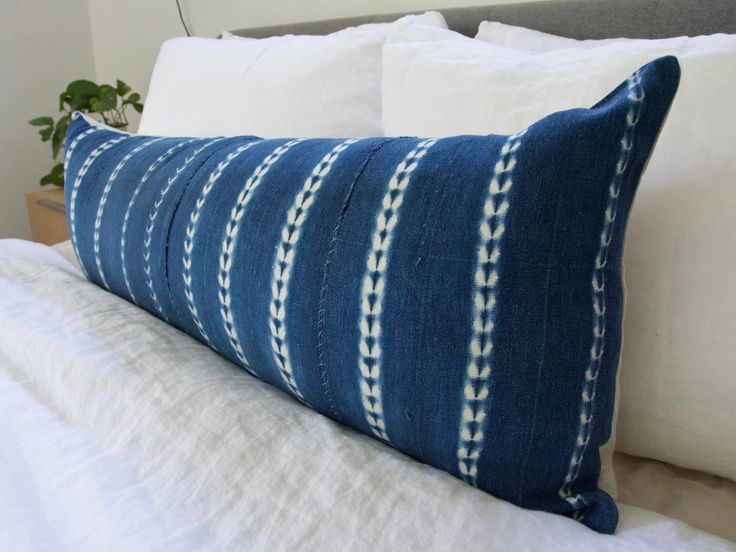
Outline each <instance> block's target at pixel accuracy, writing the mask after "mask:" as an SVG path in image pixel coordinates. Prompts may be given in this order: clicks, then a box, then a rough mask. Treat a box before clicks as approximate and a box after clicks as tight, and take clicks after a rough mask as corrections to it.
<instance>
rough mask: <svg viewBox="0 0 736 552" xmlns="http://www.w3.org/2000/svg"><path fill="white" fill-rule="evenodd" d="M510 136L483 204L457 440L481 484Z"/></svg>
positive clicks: (513, 147)
mask: <svg viewBox="0 0 736 552" xmlns="http://www.w3.org/2000/svg"><path fill="white" fill-rule="evenodd" d="M523 134H524V133H523V132H522V133H521V134H518V135H515V136H510V137H509V138H508V140H507V141H506V143H505V144H504V145H503V147H502V148H501V155H500V157H499V159H498V161H497V162H496V165H495V167H494V169H493V176H492V177H491V182H490V184H489V186H488V192H487V195H486V200H485V203H484V205H483V216H482V218H481V222H480V226H479V231H478V234H479V235H478V238H479V243H478V256H477V259H476V265H475V274H474V282H473V313H474V314H473V333H472V337H471V338H470V346H469V357H470V358H469V361H468V366H467V369H466V373H465V385H464V386H463V403H462V409H461V411H460V435H459V439H458V449H457V460H458V470H459V472H460V475H461V476H462V478H463V479H465V481H467V482H468V483H470V484H471V485H476V484H477V477H478V459H479V458H480V455H481V453H482V452H483V447H484V444H485V432H484V422H485V420H486V416H487V414H488V397H489V395H490V377H491V370H492V368H493V367H492V359H493V337H494V334H493V330H494V327H495V323H496V286H497V283H498V278H499V276H498V268H499V261H500V259H501V241H502V238H503V235H504V232H505V230H506V226H505V222H506V213H507V212H508V210H509V191H510V190H511V187H512V186H513V180H512V176H513V172H514V167H515V166H516V154H517V151H518V150H519V148H520V147H521V140H520V138H521V136H522V135H523Z"/></svg>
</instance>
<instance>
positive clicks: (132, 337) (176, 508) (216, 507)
mask: <svg viewBox="0 0 736 552" xmlns="http://www.w3.org/2000/svg"><path fill="white" fill-rule="evenodd" d="M0 465H1V466H2V469H1V470H0V549H2V550H16V551H17V550H34V551H35V550H75V551H76V550H237V549H243V550H269V551H271V550H287V549H289V550H293V549H296V548H300V549H309V550H346V549H350V550H450V549H453V550H504V551H505V550H544V551H550V550H566V551H571V550H596V551H606V550H616V551H619V550H667V551H675V550H736V545H733V544H732V543H728V542H727V541H724V540H721V539H719V538H716V537H713V536H711V535H709V534H707V533H703V532H700V531H698V530H695V529H693V528H691V527H689V526H687V525H685V524H684V523H681V522H677V521H674V520H672V519H669V518H666V517H664V516H661V515H658V514H655V513H653V512H649V511H646V510H641V509H637V508H632V507H628V506H621V507H620V508H621V522H620V525H619V528H618V530H617V533H616V535H615V536H604V535H599V534H597V533H595V532H593V531H591V530H589V529H587V528H586V527H584V526H583V525H581V524H579V523H577V522H575V521H572V520H569V519H566V518H563V517H560V516H554V515H551V514H546V513H541V512H533V511H528V510H522V509H520V508H517V507H515V506H513V505H511V504H509V503H506V502H503V501H501V500H498V499H495V498H494V497H492V496H490V495H488V494H486V493H483V492H481V491H478V490H476V489H474V488H472V487H470V486H468V485H467V484H465V483H463V482H462V481H459V480H457V479H455V478H453V477H451V476H450V475H448V474H446V473H443V472H441V471H439V470H436V469H434V468H431V467H429V466H426V465H424V464H421V463H419V462H416V461H414V460H412V459H411V458H409V457H407V456H405V455H403V454H401V453H399V452H397V451H395V450H393V449H391V448H390V447H388V446H386V445H383V444H381V443H379V442H377V441H375V440H373V439H371V438H369V437H367V436H365V435H362V434H359V433H357V432H355V431H353V430H350V429H347V428H345V427H343V426H341V425H339V424H337V423H335V422H333V421H331V420H329V419H327V418H325V417H323V416H321V415H320V414H317V413H316V412H313V411H311V410H309V409H307V408H306V407H303V406H301V405H300V404H298V403H297V402H296V401H294V400H293V399H291V398H290V397H288V396H287V395H285V394H284V393H282V392H281V391H278V390H276V389H274V388H272V387H270V386H268V385H266V384H264V383H262V382H260V381H259V380H257V379H255V378H253V377H251V376H249V375H248V374H247V373H245V372H244V371H242V370H239V369H238V368H237V367H235V366H234V365H233V364H231V363H230V362H229V361H227V360H225V359H223V358H221V357H220V356H218V355H217V354H216V353H214V352H213V351H211V350H210V349H208V348H207V347H205V346H203V345H201V344H200V343H199V342H197V341H195V340H194V339H192V338H191V337H189V336H187V335H185V334H183V333H181V332H179V331H178V330H176V329H175V328H173V327H171V326H169V325H167V324H165V323H164V322H162V321H160V320H158V319H156V318H154V317H153V316H151V315H150V314H148V313H146V312H144V311H142V310H140V309H138V308H137V307H135V306H133V305H131V304H129V303H127V302H125V301H124V300H122V299H120V298H118V297H116V296H114V295H112V294H109V293H107V292H105V291H103V290H101V289H99V288H98V287H96V286H94V285H92V284H90V283H88V282H87V281H86V280H85V279H84V277H83V276H82V275H81V273H80V272H79V270H78V269H76V268H75V267H74V266H73V265H72V264H70V263H69V262H68V261H66V260H65V259H64V258H63V257H62V256H61V255H59V254H58V253H57V252H55V251H53V250H52V249H50V248H48V247H45V246H42V245H38V244H33V243H30V242H23V241H18V240H0Z"/></svg>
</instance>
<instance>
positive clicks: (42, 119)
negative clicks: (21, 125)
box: [28, 117, 54, 126]
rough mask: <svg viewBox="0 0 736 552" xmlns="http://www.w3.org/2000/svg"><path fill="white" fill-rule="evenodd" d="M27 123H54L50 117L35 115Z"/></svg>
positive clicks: (46, 124) (37, 124)
mask: <svg viewBox="0 0 736 552" xmlns="http://www.w3.org/2000/svg"><path fill="white" fill-rule="evenodd" d="M28 124H29V125H33V126H49V125H53V124H54V120H53V119H52V118H51V117H36V118H35V119H31V120H30V121H28Z"/></svg>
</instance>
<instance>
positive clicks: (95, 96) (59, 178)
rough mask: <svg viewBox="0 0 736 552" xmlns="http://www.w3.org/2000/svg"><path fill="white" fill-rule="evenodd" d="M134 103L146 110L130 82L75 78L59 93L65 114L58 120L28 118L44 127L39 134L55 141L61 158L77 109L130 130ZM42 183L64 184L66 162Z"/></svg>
mask: <svg viewBox="0 0 736 552" xmlns="http://www.w3.org/2000/svg"><path fill="white" fill-rule="evenodd" d="M129 107H132V108H133V109H134V110H135V111H137V112H138V113H140V112H141V111H143V104H142V103H141V95H140V94H138V93H137V92H133V91H132V90H131V88H130V86H128V85H127V84H125V83H124V82H123V81H121V80H119V79H118V80H117V81H116V83H115V86H112V85H110V84H95V83H94V82H92V81H88V80H75V81H73V82H71V83H69V86H67V87H66V90H65V91H64V92H62V93H61V94H60V95H59V112H60V113H62V115H61V117H60V118H59V119H58V120H57V121H54V118H53V117H49V116H45V117H36V118H35V119H31V120H30V121H28V123H29V124H31V125H33V126H35V127H41V128H40V129H39V131H38V134H39V135H40V136H41V140H42V141H44V142H51V156H52V158H53V159H54V160H55V161H57V160H58V157H59V153H60V152H61V151H63V149H64V139H65V137H66V130H67V128H68V127H69V122H70V121H71V114H72V113H73V112H74V111H81V112H83V113H90V114H92V115H93V116H96V117H97V118H98V119H101V120H102V122H103V123H105V124H106V125H108V126H111V127H113V128H118V129H120V130H127V128H128V117H127V113H126V112H127V109H128V108H129ZM40 183H41V185H42V186H45V185H47V184H54V185H56V186H63V185H64V163H63V162H62V163H58V162H57V163H56V164H55V165H54V166H53V168H52V169H51V172H49V174H47V175H46V176H44V177H43V178H41V181H40Z"/></svg>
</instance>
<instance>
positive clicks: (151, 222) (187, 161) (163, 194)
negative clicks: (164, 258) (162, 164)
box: [143, 138, 224, 322]
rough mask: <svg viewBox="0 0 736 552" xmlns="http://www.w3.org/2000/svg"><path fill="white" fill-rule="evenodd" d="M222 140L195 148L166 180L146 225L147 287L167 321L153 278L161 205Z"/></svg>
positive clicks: (145, 265) (154, 302)
mask: <svg viewBox="0 0 736 552" xmlns="http://www.w3.org/2000/svg"><path fill="white" fill-rule="evenodd" d="M221 140H224V138H215V139H214V140H209V141H208V142H206V143H205V144H203V145H201V146H199V147H197V148H195V150H194V151H193V152H192V154H191V155H189V156H187V157H186V159H184V163H182V164H181V165H180V166H178V167H177V168H176V171H175V172H174V174H173V175H171V176H170V177H169V178H168V179H167V180H166V185H165V186H164V187H163V188H161V192H160V193H159V196H158V199H157V200H156V201H155V202H154V204H153V209H151V212H150V213H149V214H148V223H147V224H146V235H145V237H144V239H143V272H144V273H145V275H146V286H148V295H149V296H150V297H151V300H152V301H153V304H154V306H155V307H156V310H157V311H158V313H159V314H160V315H161V316H162V317H163V318H164V320H166V321H167V322H168V321H169V319H168V317H167V316H166V315H165V314H164V312H163V309H162V308H161V303H160V302H159V300H158V296H157V295H156V290H155V288H154V284H153V279H152V278H151V270H152V269H151V240H152V237H153V229H154V227H155V225H156V219H157V218H158V213H159V209H160V208H161V204H162V203H163V201H164V198H166V195H167V194H168V193H169V190H171V187H172V186H173V185H174V182H176V180H177V179H178V178H179V175H180V174H181V173H182V171H184V169H186V168H187V167H188V166H189V164H190V163H191V162H192V161H194V159H195V158H196V157H197V156H198V155H199V154H200V153H202V152H203V151H204V150H206V149H207V148H208V147H210V146H212V145H213V144H216V143H218V142H220V141H221Z"/></svg>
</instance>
